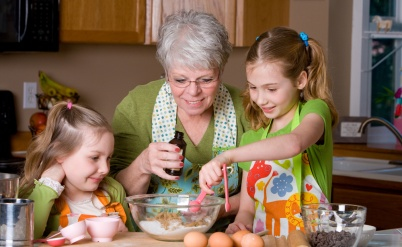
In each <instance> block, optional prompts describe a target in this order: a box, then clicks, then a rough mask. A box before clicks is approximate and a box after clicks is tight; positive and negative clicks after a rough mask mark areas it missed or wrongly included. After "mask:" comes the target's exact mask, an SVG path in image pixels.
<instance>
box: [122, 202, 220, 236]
mask: <svg viewBox="0 0 402 247" xmlns="http://www.w3.org/2000/svg"><path fill="white" fill-rule="evenodd" d="M197 196H198V195H177V194H163V195H162V194H145V195H136V196H130V197H127V198H126V201H127V202H128V203H129V205H130V210H131V215H132V216H133V218H134V221H135V223H136V224H137V225H138V226H139V228H140V229H141V230H142V231H143V232H145V233H147V234H148V235H149V236H151V237H152V238H154V239H158V240H164V241H182V240H183V239H184V236H185V235H186V234H187V233H189V232H193V231H198V232H201V233H205V232H207V231H208V230H209V229H210V228H211V227H212V225H213V224H214V223H215V221H216V219H217V217H218V213H219V209H220V207H221V205H223V204H224V203H225V200H224V199H223V198H220V197H215V196H206V197H205V198H204V200H203V201H202V202H201V204H200V205H192V204H190V202H191V201H193V200H195V199H196V198H197ZM194 207H197V210H193V208H194Z"/></svg>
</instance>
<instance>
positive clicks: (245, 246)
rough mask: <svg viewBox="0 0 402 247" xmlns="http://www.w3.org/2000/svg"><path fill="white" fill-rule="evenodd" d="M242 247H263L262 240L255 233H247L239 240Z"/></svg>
mask: <svg viewBox="0 0 402 247" xmlns="http://www.w3.org/2000/svg"><path fill="white" fill-rule="evenodd" d="M241 246H242V247H264V240H263V239H262V238H261V237H260V236H258V235H257V234H255V233H248V234H246V235H244V236H243V239H242V240H241Z"/></svg>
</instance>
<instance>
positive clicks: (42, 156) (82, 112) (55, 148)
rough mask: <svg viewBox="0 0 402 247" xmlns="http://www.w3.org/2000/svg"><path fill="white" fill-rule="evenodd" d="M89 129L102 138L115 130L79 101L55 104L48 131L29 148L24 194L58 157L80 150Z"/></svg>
mask: <svg viewBox="0 0 402 247" xmlns="http://www.w3.org/2000/svg"><path fill="white" fill-rule="evenodd" d="M87 128H91V130H93V131H94V133H95V134H96V135H97V137H99V138H100V137H101V135H102V134H104V133H106V132H110V133H113V131H112V127H111V126H110V125H109V123H108V122H107V120H106V119H105V118H104V117H103V116H102V115H101V114H100V113H98V112H97V111H95V110H93V109H91V108H89V107H84V106H82V105H79V104H73V105H72V106H71V107H68V105H67V103H66V102H60V103H58V104H56V105H54V106H53V107H52V108H51V109H50V111H49V114H48V118H47V123H46V128H45V130H44V131H43V132H42V133H40V134H38V135H37V136H35V137H34V138H33V139H32V142H31V144H30V145H29V147H28V150H27V155H26V161H25V167H24V171H23V174H22V178H21V181H20V188H21V189H20V195H22V196H28V195H29V194H30V193H31V192H32V189H33V188H34V186H35V185H34V180H35V179H39V178H40V177H41V174H42V173H43V172H44V171H45V170H46V169H48V168H49V167H50V166H52V165H53V164H54V163H55V162H56V158H58V157H66V156H68V155H71V154H72V153H73V152H75V151H76V150H77V149H79V148H80V147H81V145H82V143H83V135H84V131H85V130H86V129H87ZM102 183H103V182H102ZM102 183H101V185H103V184H102ZM100 187H102V186H100Z"/></svg>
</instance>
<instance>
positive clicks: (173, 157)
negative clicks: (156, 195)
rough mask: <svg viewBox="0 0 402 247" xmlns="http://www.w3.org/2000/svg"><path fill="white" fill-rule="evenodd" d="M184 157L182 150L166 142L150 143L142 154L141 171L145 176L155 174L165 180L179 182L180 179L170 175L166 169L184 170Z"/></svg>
mask: <svg viewBox="0 0 402 247" xmlns="http://www.w3.org/2000/svg"><path fill="white" fill-rule="evenodd" d="M182 159H183V156H182V154H180V148H179V147H177V146H176V145H173V144H170V143H166V142H153V143H150V144H149V146H148V148H147V149H145V150H144V151H143V152H142V153H141V161H142V162H141V168H140V169H141V170H142V172H143V173H145V174H149V175H151V174H155V175H158V176H159V177H161V178H163V179H168V180H177V179H179V177H177V176H171V175H168V174H167V173H166V172H165V170H164V169H165V168H170V169H172V168H175V169H180V168H183V166H184V164H183V162H182Z"/></svg>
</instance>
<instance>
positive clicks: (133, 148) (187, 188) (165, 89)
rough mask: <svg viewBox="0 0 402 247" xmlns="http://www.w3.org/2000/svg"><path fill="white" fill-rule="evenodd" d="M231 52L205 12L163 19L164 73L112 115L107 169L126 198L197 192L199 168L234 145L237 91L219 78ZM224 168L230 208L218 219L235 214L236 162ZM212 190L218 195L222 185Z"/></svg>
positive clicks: (160, 51) (239, 111)
mask: <svg viewBox="0 0 402 247" xmlns="http://www.w3.org/2000/svg"><path fill="white" fill-rule="evenodd" d="M231 51H232V47H231V44H230V43H229V40H228V34H227V31H226V30H225V28H224V26H222V25H221V24H220V23H219V22H218V21H217V20H216V19H215V17H213V16H212V15H210V14H206V13H200V12H195V11H189V12H185V11H182V12H178V13H176V14H173V15H171V16H168V17H167V19H166V22H165V23H164V25H163V26H162V27H161V29H160V31H159V42H158V45H157V58H158V60H159V62H160V63H161V64H162V66H163V68H164V70H165V74H166V78H165V79H161V80H156V81H152V82H150V83H148V84H145V85H139V86H137V87H136V88H135V89H134V90H132V91H130V92H129V94H128V95H127V96H126V97H125V98H124V99H123V100H122V102H121V103H120V104H119V105H118V106H117V108H116V111H115V115H114V118H113V123H112V125H113V128H114V132H115V143H116V144H115V150H114V156H113V158H112V162H111V172H112V173H114V174H115V177H116V179H117V180H118V181H119V182H121V183H122V184H123V186H124V187H125V189H126V192H127V194H128V195H136V194H143V193H180V194H197V193H199V192H200V187H199V184H198V172H199V171H200V168H201V167H202V165H203V164H205V163H207V162H208V161H209V160H210V159H211V158H212V157H214V156H216V155H217V154H219V153H221V152H223V151H225V150H227V149H232V148H234V147H236V146H237V145H238V143H239V141H240V137H241V135H242V134H243V132H245V131H246V130H248V122H247V121H246V119H245V117H244V113H243V108H242V99H241V92H240V91H239V90H238V89H235V88H234V87H231V86H229V85H224V84H223V83H222V82H221V76H222V72H223V69H224V66H225V64H226V62H227V60H228V57H229V54H230V52H231ZM175 130H177V131H181V132H183V133H184V140H185V141H186V143H187V149H186V153H185V159H184V164H183V162H182V161H181V159H182V157H181V154H180V152H179V149H178V148H177V146H175V145H173V144H169V143H168V142H169V141H170V140H171V139H172V138H173V136H174V133H175ZM229 165H230V166H229ZM228 167H229V169H228V170H229V172H230V174H229V186H230V193H231V197H230V203H231V206H232V207H231V210H230V212H228V213H226V212H224V209H223V207H222V209H221V215H220V216H228V215H235V214H236V213H237V211H238V204H239V197H238V195H237V193H238V189H239V188H240V177H241V176H239V169H238V167H237V164H228ZM167 168H168V169H169V168H183V174H182V175H181V176H171V175H168V174H167V173H166V172H165V169H167ZM213 189H214V191H215V195H218V196H223V195H224V190H223V183H222V184H220V185H218V186H214V187H213Z"/></svg>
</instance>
